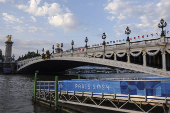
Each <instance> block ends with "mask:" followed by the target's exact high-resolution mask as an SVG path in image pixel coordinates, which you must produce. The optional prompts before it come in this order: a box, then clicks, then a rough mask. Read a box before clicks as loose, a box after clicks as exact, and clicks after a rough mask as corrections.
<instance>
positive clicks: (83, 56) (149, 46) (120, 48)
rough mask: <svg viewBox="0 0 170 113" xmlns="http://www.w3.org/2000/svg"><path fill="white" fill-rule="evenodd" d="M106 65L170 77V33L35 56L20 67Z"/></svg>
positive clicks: (59, 68)
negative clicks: (146, 38) (168, 34)
mask: <svg viewBox="0 0 170 113" xmlns="http://www.w3.org/2000/svg"><path fill="white" fill-rule="evenodd" d="M89 64H90V65H105V66H109V67H119V68H125V69H130V70H135V71H140V72H145V73H150V74H155V75H159V76H164V77H170V37H164V36H162V37H160V38H158V39H152V40H144V41H138V42H130V41H126V43H122V44H114V45H107V46H105V51H104V46H100V47H93V48H87V49H85V51H81V50H71V51H69V52H60V53H55V54H52V56H51V58H50V59H45V60H44V59H42V57H34V58H31V59H26V60H22V61H19V62H18V63H17V71H18V72H19V73H22V72H31V71H32V72H35V70H41V71H43V70H47V71H50V70H53V71H56V72H59V71H64V70H66V69H69V68H73V67H77V66H83V65H89Z"/></svg>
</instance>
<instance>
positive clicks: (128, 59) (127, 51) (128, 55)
mask: <svg viewBox="0 0 170 113" xmlns="http://www.w3.org/2000/svg"><path fill="white" fill-rule="evenodd" d="M126 53H127V63H131V62H130V50H129V49H127V50H126Z"/></svg>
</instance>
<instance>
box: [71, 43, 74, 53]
mask: <svg viewBox="0 0 170 113" xmlns="http://www.w3.org/2000/svg"><path fill="white" fill-rule="evenodd" d="M71 45H72V56H73V45H74V41H73V40H72V41H71Z"/></svg>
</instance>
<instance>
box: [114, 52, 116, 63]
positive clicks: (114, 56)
mask: <svg viewBox="0 0 170 113" xmlns="http://www.w3.org/2000/svg"><path fill="white" fill-rule="evenodd" d="M114 60H115V61H117V56H116V52H114Z"/></svg>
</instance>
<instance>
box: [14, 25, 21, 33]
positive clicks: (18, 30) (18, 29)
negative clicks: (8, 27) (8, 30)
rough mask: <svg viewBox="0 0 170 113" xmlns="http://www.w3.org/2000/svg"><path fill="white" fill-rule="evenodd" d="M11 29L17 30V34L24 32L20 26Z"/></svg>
mask: <svg viewBox="0 0 170 113" xmlns="http://www.w3.org/2000/svg"><path fill="white" fill-rule="evenodd" d="M13 29H15V30H17V32H23V31H24V29H23V27H20V26H17V27H13Z"/></svg>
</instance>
